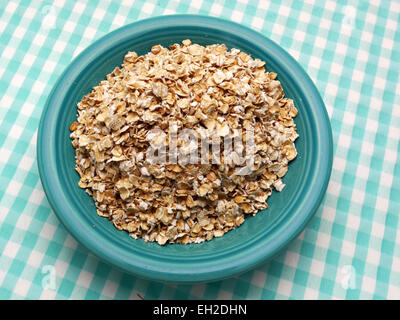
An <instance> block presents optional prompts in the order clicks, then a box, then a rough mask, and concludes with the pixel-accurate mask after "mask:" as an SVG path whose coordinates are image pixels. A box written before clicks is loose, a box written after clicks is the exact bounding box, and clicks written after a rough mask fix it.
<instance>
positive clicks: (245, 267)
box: [37, 14, 333, 283]
mask: <svg viewBox="0 0 400 320" xmlns="http://www.w3.org/2000/svg"><path fill="white" fill-rule="evenodd" d="M187 25H191V26H199V25H200V26H204V27H208V28H210V27H211V28H216V29H221V28H222V29H224V30H229V32H231V33H233V32H237V33H238V34H239V33H240V36H241V37H244V38H247V39H249V41H250V40H251V41H252V42H254V41H256V43H258V44H262V47H263V48H265V50H269V51H270V52H271V51H272V52H273V53H275V54H279V57H280V60H281V62H282V65H283V68H286V69H288V70H290V72H288V73H290V74H291V75H295V77H294V78H295V79H294V80H295V82H296V84H297V85H298V86H299V87H301V90H302V91H303V92H304V91H305V92H307V95H306V96H307V98H308V100H309V105H310V108H311V109H312V112H313V114H314V116H315V118H316V119H317V120H318V121H317V122H318V123H317V128H318V130H319V131H318V135H317V136H316V139H317V141H318V146H319V150H320V154H321V155H322V160H321V161H320V163H319V165H318V166H317V167H316V169H317V170H318V171H317V174H315V175H314V177H315V178H314V180H313V188H314V190H318V193H317V194H310V197H309V198H308V201H303V203H302V206H301V207H300V208H296V210H295V211H297V213H296V216H295V219H292V220H291V223H290V224H289V226H288V229H286V230H285V232H284V233H280V234H278V235H276V236H275V238H273V239H272V241H269V242H268V246H266V245H263V246H259V248H258V249H257V250H256V251H254V250H253V251H252V252H247V255H246V259H245V260H246V263H242V259H243V255H245V254H246V252H245V253H243V252H242V253H241V254H240V255H239V254H236V255H235V257H231V258H230V263H229V265H227V263H226V261H225V262H224V263H223V264H221V265H215V264H211V263H209V265H208V266H207V265H205V266H204V267H203V269H202V270H196V272H195V273H194V271H193V270H187V272H184V273H182V272H179V273H177V272H173V271H172V270H170V269H165V268H163V267H158V268H157V267H154V266H150V265H149V263H148V261H146V260H143V257H141V256H140V253H139V254H136V253H135V252H132V254H131V257H130V258H129V257H126V256H124V255H120V254H119V252H116V251H115V247H112V245H111V246H109V244H108V243H105V244H104V243H102V244H100V243H99V242H98V241H97V240H96V232H95V230H93V228H92V229H89V228H85V226H82V225H80V224H79V222H77V221H74V219H71V217H72V216H71V213H69V212H66V210H63V206H64V205H63V204H65V201H67V200H66V199H65V198H64V197H62V195H60V194H59V193H58V192H54V190H58V189H57V187H58V186H59V185H58V180H57V179H56V177H55V176H54V175H53V173H54V172H55V171H54V170H55V169H56V166H57V163H56V162H55V158H54V156H53V155H52V154H51V149H50V148H47V147H46V146H47V145H48V140H49V136H50V137H51V132H52V128H53V127H54V122H56V121H55V120H56V117H57V112H56V111H57V110H58V109H57V108H54V107H52V108H50V107H49V106H50V105H53V103H54V101H56V100H57V99H59V98H60V95H62V94H61V93H60V91H62V90H61V89H60V88H61V87H62V86H61V84H62V83H64V81H66V80H68V79H72V78H73V76H74V75H75V76H76V75H77V74H78V73H79V72H80V71H81V67H82V66H84V65H85V64H86V63H87V62H89V61H91V59H92V58H93V56H94V55H98V52H99V50H105V49H107V48H110V47H111V46H112V45H113V43H115V42H116V39H122V38H123V37H126V36H127V35H130V36H133V34H137V33H140V32H149V31H151V30H156V29H159V28H162V27H163V26H168V27H171V26H181V27H183V26H187ZM59 101H62V100H59ZM37 159H38V169H39V175H40V178H41V182H42V185H43V189H44V192H45V194H46V196H47V199H48V201H49V204H50V206H51V208H52V209H53V211H54V212H55V214H56V215H57V217H58V219H59V220H60V221H61V223H62V224H63V225H64V226H65V227H66V229H67V230H68V231H69V232H70V233H71V235H72V236H73V237H74V238H75V239H76V240H78V242H79V243H81V244H82V245H84V246H85V247H86V248H88V249H89V250H90V251H91V252H93V253H94V254H95V255H96V256H98V257H99V258H101V259H102V260H104V261H107V262H108V263H110V264H112V265H114V266H116V267H117V268H119V269H121V270H123V271H125V272H128V273H131V274H135V275H137V276H139V277H141V278H144V279H148V280H155V281H161V282H169V283H199V282H210V281H217V280H221V279H225V278H229V277H232V276H235V275H238V274H240V273H243V272H246V271H249V270H251V269H253V268H255V267H257V266H258V265H260V264H261V263H263V262H265V261H266V260H267V259H269V258H271V257H272V256H274V255H275V254H276V253H277V252H279V251H280V250H281V249H282V248H283V247H285V246H286V245H288V244H289V243H290V242H291V241H292V240H293V239H294V238H295V237H297V236H298V235H299V234H300V232H301V231H302V230H303V229H304V227H305V226H306V224H307V223H308V221H309V220H310V219H311V217H312V216H313V215H314V214H315V212H316V210H317V209H318V207H319V205H320V203H321V201H322V198H323V196H324V194H325V191H326V189H327V186H328V182H329V179H330V174H331V170H332V161H333V139H332V130H331V125H330V121H329V117H328V114H327V111H326V109H325V106H324V102H323V100H322V98H321V96H320V94H319V92H318V90H317V88H316V86H315V85H314V83H313V81H312V80H311V78H310V77H309V76H308V75H307V73H306V72H305V71H304V69H303V68H302V67H301V66H300V65H299V64H298V62H297V61H296V60H295V59H294V58H292V57H291V56H290V55H289V54H288V53H287V52H286V51H285V50H284V49H283V48H281V47H280V46H279V45H278V44H276V43H275V42H273V41H272V40H270V39H269V38H266V37H264V36H263V35H261V34H260V33H259V32H257V31H254V30H252V29H250V28H248V27H246V26H243V25H241V24H238V23H235V22H231V21H229V20H225V19H221V18H216V17H209V16H203V15H192V14H182V15H167V16H157V17H152V18H148V19H144V20H140V21H137V22H133V23H131V24H128V25H126V26H123V27H121V28H118V29H116V30H114V31H112V32H110V33H108V34H106V35H104V36H103V37H101V38H100V39H98V40H96V41H94V42H93V43H92V44H91V45H89V46H88V47H87V48H86V49H84V50H83V51H82V52H81V53H80V54H79V55H78V56H77V57H75V58H74V59H73V61H72V62H71V63H70V64H69V66H68V67H67V68H66V69H65V70H64V72H63V73H62V74H61V76H60V77H59V79H58V81H57V82H56V84H55V85H54V87H53V89H52V91H51V92H50V94H49V96H48V99H47V101H46V104H45V107H44V110H43V112H42V115H41V118H40V123H39V129H38V135H37ZM132 257H135V258H137V260H136V261H135V263H132V260H131V258H132ZM243 261H244V260H243ZM160 264H161V262H160ZM161 265H162V264H161ZM191 271H192V272H191Z"/></svg>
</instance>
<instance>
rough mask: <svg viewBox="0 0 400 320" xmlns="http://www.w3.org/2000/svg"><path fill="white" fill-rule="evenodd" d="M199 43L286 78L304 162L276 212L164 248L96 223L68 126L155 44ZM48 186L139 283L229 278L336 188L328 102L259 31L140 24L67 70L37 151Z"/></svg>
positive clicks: (186, 20) (78, 233)
mask: <svg viewBox="0 0 400 320" xmlns="http://www.w3.org/2000/svg"><path fill="white" fill-rule="evenodd" d="M187 38H190V39H191V40H192V42H194V43H198V44H201V45H208V44H214V43H224V44H226V45H227V47H228V48H232V47H234V48H238V49H240V50H242V51H245V52H247V53H249V54H250V55H251V56H252V57H255V58H259V59H261V60H264V61H266V62H267V64H266V68H267V70H268V71H273V72H276V73H277V74H278V80H280V81H281V83H282V86H283V89H284V91H285V94H286V96H287V97H289V98H292V99H293V100H294V102H295V105H296V107H297V108H298V110H299V114H298V116H297V117H296V119H295V122H296V125H297V128H298V133H299V135H300V137H299V138H298V140H297V141H296V148H297V150H298V156H297V158H296V159H295V160H294V161H292V162H291V163H290V165H289V170H288V173H287V174H286V176H285V177H284V179H283V181H284V183H286V184H287V186H286V187H285V189H284V190H283V191H282V192H281V193H278V192H275V191H274V192H273V194H272V195H271V197H270V198H269V199H268V204H269V208H268V209H267V210H264V211H261V212H259V213H258V214H257V215H256V216H254V217H250V218H248V219H246V221H245V222H244V223H243V224H242V226H240V227H239V228H237V229H235V230H232V231H230V232H228V233H226V234H225V235H224V236H223V237H221V238H216V239H213V240H211V241H208V242H205V243H200V244H189V245H181V244H170V245H166V246H159V245H158V244H156V243H146V242H144V241H143V240H141V239H138V240H135V239H133V238H131V237H130V236H129V235H128V233H126V232H124V231H118V230H117V229H116V228H115V227H114V226H113V225H112V224H111V223H110V222H109V221H108V220H107V219H106V218H102V217H100V216H98V215H97V213H96V208H95V205H94V202H93V200H92V198H91V197H90V196H89V195H88V194H87V193H86V192H85V191H84V190H82V189H80V188H79V187H78V181H79V175H78V174H77V173H76V172H75V170H74V166H75V159H74V157H75V150H74V149H73V147H72V145H71V140H70V138H69V134H70V132H69V126H70V124H71V123H72V122H73V121H75V119H76V115H77V109H76V104H77V102H78V101H80V100H81V99H82V97H83V96H84V95H86V94H87V93H89V92H90V91H91V88H92V87H94V86H95V85H96V84H98V83H99V82H100V81H101V80H103V79H105V76H106V75H107V74H108V73H110V72H111V71H112V70H113V69H114V68H115V67H116V66H119V65H121V63H122V61H123V57H124V55H125V54H126V52H128V51H136V52H137V53H138V54H139V55H142V54H146V53H147V52H149V50H150V48H151V47H152V46H153V45H156V44H162V45H163V46H169V45H171V44H173V43H177V42H181V41H182V40H184V39H187ZM37 155H38V165H39V172H40V177H41V181H42V184H43V188H44V191H45V193H46V195H47V198H48V200H49V203H50V205H51V207H52V208H53V210H54V212H55V213H56V215H57V216H58V218H59V219H60V221H61V222H62V223H63V224H64V225H65V227H66V228H67V229H68V230H69V232H70V233H71V234H72V235H73V236H74V237H75V238H76V239H77V240H78V241H79V242H80V243H82V244H83V245H84V246H86V247H87V248H88V249H89V250H90V251H92V252H93V253H94V254H95V255H97V256H98V257H99V258H101V259H103V260H104V261H107V262H109V263H110V264H112V265H114V266H116V267H118V268H120V269H122V270H124V271H126V272H128V273H132V274H135V275H137V276H138V277H141V278H145V279H149V280H155V281H162V282H168V283H199V282H210V281H216V280H221V279H225V278H229V277H232V276H235V275H238V274H240V273H243V272H245V271H248V270H250V269H252V268H255V267H257V266H258V265H260V264H262V263H263V262H265V261H266V260H267V259H269V258H271V257H272V256H273V255H275V254H276V253H277V252H278V251H279V250H281V249H283V248H284V247H285V246H286V245H288V244H289V242H290V241H291V240H293V239H294V238H295V237H296V236H298V235H299V233H300V232H301V231H302V230H303V229H304V227H305V226H306V223H307V222H308V221H309V220H310V218H311V217H312V216H313V214H314V213H315V211H316V210H317V208H318V206H319V204H320V202H321V200H322V197H323V195H324V193H325V190H326V188H327V184H328V180H329V177H330V172H331V167H332V132H331V128H330V123H329V118H328V115H327V113H326V110H325V106H324V103H323V101H322V99H321V97H320V95H319V93H318V91H317V89H316V87H315V85H314V84H313V82H312V81H311V79H310V78H309V76H308V75H307V74H306V73H305V72H304V70H303V69H302V68H301V67H300V66H299V64H298V63H297V62H296V61H295V60H294V59H293V58H292V57H291V56H290V55H289V54H288V53H286V52H285V51H284V50H283V49H282V48H280V47H279V46H278V45H277V44H275V43H274V42H272V41H271V40H269V39H267V38H265V37H264V36H262V35H261V34H260V33H257V32H255V31H252V30H251V29H248V28H246V27H243V26H241V25H239V24H236V23H232V22H229V21H225V20H222V19H217V18H211V17H204V16H196V15H174V16H163V17H156V18H151V19H148V20H143V21H139V22H135V23H133V24H130V25H127V26H125V27H122V28H120V29H118V30H116V31H113V32H111V33H109V34H107V35H106V36H104V37H102V38H101V39H100V40H98V41H96V42H95V43H93V44H92V45H91V46H89V47H88V48H87V49H86V50H84V51H83V52H82V53H81V54H80V55H79V56H78V57H77V58H76V59H75V60H74V61H73V62H72V63H71V64H70V65H69V67H68V68H67V69H66V70H65V72H64V73H63V74H62V76H61V77H60V79H59V80H58V82H57V84H56V85H55V86H54V88H53V90H52V92H51V93H50V95H49V97H48V100H47V103H46V106H45V109H44V111H43V114H42V117H41V121H40V125H39V132H38V143H37Z"/></svg>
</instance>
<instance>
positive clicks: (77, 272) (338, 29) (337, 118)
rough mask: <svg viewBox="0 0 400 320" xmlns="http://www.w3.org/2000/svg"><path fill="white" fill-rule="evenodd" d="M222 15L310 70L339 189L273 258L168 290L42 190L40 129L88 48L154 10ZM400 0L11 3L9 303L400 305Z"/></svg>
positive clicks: (4, 20) (6, 77)
mask: <svg viewBox="0 0 400 320" xmlns="http://www.w3.org/2000/svg"><path fill="white" fill-rule="evenodd" d="M173 13H189V14H190V13H192V14H203V15H211V16H218V17H222V18H226V19H230V20H232V21H235V22H238V23H241V24H243V25H246V26H248V27H251V28H253V29H255V30H257V31H260V32H261V33H262V34H264V35H265V36H267V37H269V38H271V39H272V40H274V41H275V42H277V43H278V44H280V45H281V46H282V47H283V48H284V49H286V50H287V51H288V52H289V53H290V54H291V55H292V56H293V57H294V58H295V59H296V60H297V61H298V62H299V63H300V64H301V65H302V66H303V68H304V69H305V70H306V71H307V72H308V74H309V75H310V76H311V78H312V79H313V80H314V82H315V84H316V86H317V87H318V89H319V91H320V93H321V96H322V97H323V99H324V101H325V103H326V107H327V110H328V113H329V116H330V119H331V123H332V130H333V138H334V162H333V171H332V176H331V180H330V183H329V187H328V190H327V193H326V196H325V197H324V200H323V202H322V205H321V207H320V208H319V210H318V211H317V213H316V215H315V216H314V217H313V218H312V220H311V222H310V223H309V224H308V226H307V227H306V229H305V230H304V231H303V232H302V233H301V235H300V236H299V237H298V238H297V239H296V240H295V241H293V242H292V243H291V244H290V245H289V247H288V248H287V249H285V250H284V251H282V252H281V253H280V254H279V255H278V256H276V257H275V258H274V259H273V260H272V261H270V262H268V263H265V264H264V265H262V266H261V267H259V268H258V269H256V270H253V271H251V272H248V273H246V274H243V275H241V276H239V277H236V278H232V279H228V280H225V281H221V282H216V283H212V284H201V285H164V284H160V283H154V282H149V281H144V280H141V279H138V278H136V277H134V276H132V275H128V274H125V273H122V272H121V271H119V270H117V269H115V268H114V267H111V266H109V265H108V264H106V263H104V262H102V261H100V260H99V259H98V258H96V257H95V256H93V255H92V254H91V253H90V252H88V251H87V250H86V249H85V248H84V247H83V246H82V245H80V244H78V243H77V242H76V241H75V240H74V239H73V238H72V236H71V235H70V234H69V233H68V232H67V230H66V229H65V228H64V227H63V226H62V225H61V224H60V222H59V221H58V219H57V217H56V216H55V214H54V212H52V210H51V209H50V206H49V203H48V202H47V200H46V197H45V195H44V192H43V189H42V186H41V183H40V179H39V175H38V169H37V162H36V150H35V149H36V133H37V129H38V124H39V119H40V115H41V112H42V110H43V106H44V104H45V101H46V98H47V96H48V94H49V92H50V90H51V88H52V87H53V85H54V84H55V82H56V80H57V78H58V77H59V75H60V74H61V73H62V71H63V70H64V69H65V68H66V67H67V66H68V64H69V63H70V62H71V60H72V59H73V58H74V57H75V56H76V55H77V54H78V53H79V52H80V51H82V49H84V48H86V47H87V46H89V45H90V44H91V43H92V42H93V41H94V40H96V39H98V38H100V37H101V36H103V35H105V34H106V33H108V32H110V31H111V30H114V29H116V28H118V27H120V26H122V25H125V24H128V23H131V22H134V21H137V20H140V19H143V18H147V17H150V16H157V15H166V14H173ZM399 13H400V2H399V1H386V0H381V1H376V0H375V1H366V0H365V1H344V0H342V1H326V2H323V1H316V0H307V1H304V3H303V2H302V1H293V2H292V1H245V0H232V1H231V0H226V1H223V0H220V1H209V0H192V1H175V0H158V1H156V0H149V1H147V0H146V1H144V0H136V1H133V0H125V1H122V2H120V1H86V2H85V1H72V0H63V1H50V0H48V1H39V0H36V1H35V0H33V1H25V0H22V1H16V0H14V1H5V0H2V1H0V55H1V59H0V298H1V299H139V296H142V297H143V298H145V299H400V231H399V227H400V222H399V212H400V183H399V176H400V161H399V148H400V147H399V136H400V98H399V95H400V84H399V70H400V24H399V20H400V17H399Z"/></svg>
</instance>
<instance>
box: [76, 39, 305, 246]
mask: <svg viewBox="0 0 400 320" xmlns="http://www.w3.org/2000/svg"><path fill="white" fill-rule="evenodd" d="M77 107H78V119H77V121H76V122H74V123H72V124H71V126H70V130H71V139H72V144H73V146H74V148H75V151H76V167H75V169H76V171H77V172H78V173H79V175H80V181H79V187H81V188H84V189H86V192H87V193H88V194H89V195H91V196H92V198H93V200H94V202H95V204H96V207H97V213H98V214H99V215H100V216H102V217H106V218H108V219H109V220H110V221H111V222H112V223H113V224H114V226H115V227H116V228H118V229H119V230H125V231H127V232H129V234H130V235H131V236H132V237H133V238H135V239H137V238H143V239H144V240H145V241H156V242H157V243H158V244H160V245H164V244H166V243H167V242H169V243H184V244H186V243H199V242H203V241H205V240H211V239H212V238H214V237H221V236H222V235H223V234H224V233H226V232H227V231H229V230H232V229H234V228H236V227H238V226H240V225H241V224H242V223H243V222H244V221H245V219H246V217H248V216H250V215H255V214H256V213H257V212H258V211H260V210H262V209H267V208H268V205H267V202H266V200H267V198H268V197H269V196H270V195H271V193H272V190H273V189H275V190H277V191H282V190H283V188H284V187H285V184H284V183H283V182H282V180H281V179H282V177H284V176H285V174H286V172H287V170H288V163H289V162H290V161H291V160H293V159H294V158H295V157H296V156H297V152H296V148H295V144H294V141H295V140H296V139H297V137H298V134H297V132H296V125H295V123H294V121H293V118H294V117H296V115H297V109H296V108H295V106H294V104H293V100H291V99H288V98H285V96H284V92H283V90H282V87H281V84H280V82H279V81H278V80H277V74H276V73H273V72H267V71H266V69H265V62H264V61H261V60H259V59H253V58H252V57H251V56H250V55H248V54H246V53H244V52H242V51H240V50H238V49H234V48H233V49H231V50H228V49H227V47H226V46H225V45H224V44H215V45H208V46H206V47H203V46H201V45H198V44H192V43H191V41H190V40H184V41H183V42H182V44H174V45H172V46H170V47H169V48H164V47H162V46H160V45H156V46H154V47H152V48H151V51H150V52H149V53H147V54H146V55H143V56H138V55H137V54H136V53H135V52H128V53H127V54H126V55H125V58H124V61H123V64H122V66H121V67H117V68H115V69H114V71H113V72H112V73H110V74H109V75H107V78H106V80H104V81H101V82H100V83H99V84H98V85H97V86H96V87H94V88H93V90H92V92H91V93H89V94H88V95H86V96H84V97H83V99H82V101H80V102H79V103H78V105H77ZM266 214H267V212H266Z"/></svg>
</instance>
